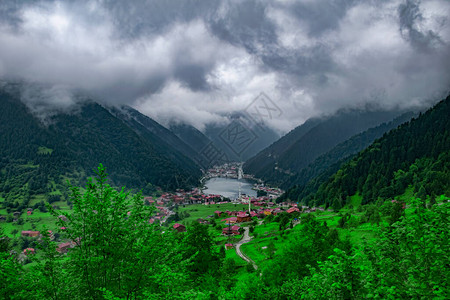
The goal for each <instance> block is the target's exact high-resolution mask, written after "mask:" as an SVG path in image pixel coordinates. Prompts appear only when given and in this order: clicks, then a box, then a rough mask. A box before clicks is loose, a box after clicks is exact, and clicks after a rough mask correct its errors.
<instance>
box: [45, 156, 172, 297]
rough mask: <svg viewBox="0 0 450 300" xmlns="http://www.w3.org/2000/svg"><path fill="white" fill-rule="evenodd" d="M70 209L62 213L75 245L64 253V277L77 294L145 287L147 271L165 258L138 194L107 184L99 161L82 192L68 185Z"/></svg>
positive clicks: (135, 291)
mask: <svg viewBox="0 0 450 300" xmlns="http://www.w3.org/2000/svg"><path fill="white" fill-rule="evenodd" d="M70 189H71V195H70V200H71V201H72V202H73V211H72V212H71V213H68V212H64V211H61V212H57V211H55V210H53V209H52V208H51V206H48V208H49V209H50V210H51V212H52V214H53V215H54V216H55V217H57V216H58V215H65V216H66V217H67V219H68V222H64V221H63V220H61V219H59V221H58V222H59V225H60V226H64V227H66V230H65V237H66V238H67V239H68V240H70V241H71V242H72V243H75V245H76V246H75V248H73V250H72V251H69V253H68V255H69V256H68V258H69V262H68V268H67V272H68V273H69V277H70V278H71V280H73V282H74V284H75V285H76V286H77V289H78V291H79V293H81V295H80V296H81V297H86V298H98V297H101V290H102V289H103V290H108V291H110V292H111V293H112V294H113V295H115V296H117V297H131V296H134V297H135V296H137V295H139V294H140V292H141V291H142V289H144V288H145V286H146V282H147V281H148V277H149V274H150V273H149V270H153V272H154V271H155V270H157V269H158V266H159V264H160V263H161V261H159V260H160V259H162V258H163V257H164V255H160V254H161V253H164V251H165V250H164V245H163V244H164V243H163V242H162V239H161V237H160V233H159V232H158V231H157V230H156V229H155V227H154V226H153V225H151V224H150V223H149V222H148V220H149V218H150V215H151V213H152V211H151V208H150V207H149V206H145V205H144V201H142V197H141V195H135V196H131V195H130V194H129V193H127V192H125V191H124V189H122V190H120V191H117V190H115V189H114V188H112V187H111V186H110V185H109V184H107V174H106V170H105V168H104V167H103V166H102V165H101V164H100V165H99V167H98V171H97V177H96V179H95V180H93V179H89V180H88V183H87V185H86V191H85V192H84V194H81V192H80V189H79V188H77V187H72V186H71V188H70Z"/></svg>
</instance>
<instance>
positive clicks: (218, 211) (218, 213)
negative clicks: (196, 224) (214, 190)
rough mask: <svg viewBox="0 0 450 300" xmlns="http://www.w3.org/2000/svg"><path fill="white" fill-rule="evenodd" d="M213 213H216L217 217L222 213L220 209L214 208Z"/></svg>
mask: <svg viewBox="0 0 450 300" xmlns="http://www.w3.org/2000/svg"><path fill="white" fill-rule="evenodd" d="M214 213H215V214H216V215H218V216H219V217H220V215H221V214H222V212H221V211H220V210H216V211H215V212H214Z"/></svg>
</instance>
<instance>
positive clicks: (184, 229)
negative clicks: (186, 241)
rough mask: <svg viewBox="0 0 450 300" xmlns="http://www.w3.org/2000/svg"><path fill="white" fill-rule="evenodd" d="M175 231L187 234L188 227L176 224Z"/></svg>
mask: <svg viewBox="0 0 450 300" xmlns="http://www.w3.org/2000/svg"><path fill="white" fill-rule="evenodd" d="M173 229H175V230H176V231H178V232H185V231H186V226H184V225H183V224H180V223H176V224H175V225H173Z"/></svg>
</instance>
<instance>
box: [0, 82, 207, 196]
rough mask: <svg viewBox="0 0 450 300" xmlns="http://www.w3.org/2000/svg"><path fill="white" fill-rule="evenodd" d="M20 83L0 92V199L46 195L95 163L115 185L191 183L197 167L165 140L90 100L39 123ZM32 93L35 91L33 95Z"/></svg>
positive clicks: (89, 171)
mask: <svg viewBox="0 0 450 300" xmlns="http://www.w3.org/2000/svg"><path fill="white" fill-rule="evenodd" d="M20 93H21V87H20V84H18V85H8V86H6V88H5V87H4V88H3V89H2V90H0V107H1V111H2V113H1V114H0V155H1V158H0V170H1V171H0V193H2V195H3V196H4V197H5V198H8V197H9V196H11V197H12V198H13V199H14V198H20V199H23V198H29V196H30V195H34V194H43V193H45V194H50V193H52V192H53V191H55V190H56V189H57V188H56V185H57V184H64V182H65V179H67V178H72V179H73V180H75V181H77V179H81V178H85V177H86V176H90V175H92V174H93V171H92V170H93V169H94V168H95V167H96V166H97V165H98V163H100V162H101V163H103V164H104V165H105V166H108V169H109V171H110V177H111V179H112V182H113V183H114V184H115V185H126V186H128V187H131V188H137V189H142V188H146V187H147V188H148V187H152V186H160V187H163V188H168V189H172V188H176V187H182V186H187V185H194V184H196V183H197V180H198V178H199V176H200V175H201V172H200V170H199V169H198V167H197V166H196V165H195V164H194V163H193V162H192V161H191V160H190V159H189V158H187V157H185V156H184V155H182V154H181V153H180V152H179V151H178V150H176V149H174V148H172V147H171V146H169V145H168V144H167V143H163V142H160V141H157V140H156V139H152V138H151V134H150V133H149V132H146V131H145V128H144V127H142V128H141V133H140V134H137V133H136V130H135V129H134V128H131V127H130V126H129V125H128V124H127V123H125V122H124V121H122V120H120V119H118V118H117V117H115V116H113V115H112V114H111V113H110V112H109V111H108V110H107V109H105V108H104V107H102V106H101V105H99V104H97V103H95V102H93V101H84V102H82V103H79V104H78V105H77V107H76V108H75V109H74V110H72V111H70V112H65V113H59V114H56V115H53V116H49V117H48V118H47V121H46V122H47V124H45V125H44V124H43V123H42V122H41V120H40V119H38V118H36V117H35V116H34V115H33V114H32V113H31V112H30V110H29V109H28V107H27V106H26V105H24V104H23V103H22V102H21V101H20V97H21V96H20ZM37 96H38V95H37Z"/></svg>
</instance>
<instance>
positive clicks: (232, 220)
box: [222, 217, 237, 224]
mask: <svg viewBox="0 0 450 300" xmlns="http://www.w3.org/2000/svg"><path fill="white" fill-rule="evenodd" d="M222 221H225V222H226V223H231V224H234V223H236V222H237V218H236V217H231V218H226V219H222Z"/></svg>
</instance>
